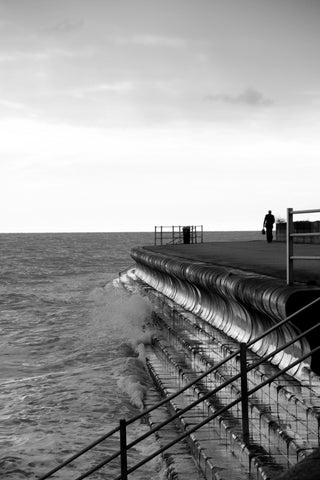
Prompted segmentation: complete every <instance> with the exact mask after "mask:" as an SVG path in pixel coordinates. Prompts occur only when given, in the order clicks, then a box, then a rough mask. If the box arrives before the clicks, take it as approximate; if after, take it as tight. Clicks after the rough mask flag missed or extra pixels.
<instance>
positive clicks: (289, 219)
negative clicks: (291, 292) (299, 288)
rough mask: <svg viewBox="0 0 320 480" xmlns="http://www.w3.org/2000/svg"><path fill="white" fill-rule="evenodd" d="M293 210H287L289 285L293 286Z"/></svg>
mask: <svg viewBox="0 0 320 480" xmlns="http://www.w3.org/2000/svg"><path fill="white" fill-rule="evenodd" d="M292 233H293V209H292V208H287V285H292V284H293V259H292V257H293V237H292V236H291V234H292Z"/></svg>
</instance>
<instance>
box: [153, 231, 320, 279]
mask: <svg viewBox="0 0 320 480" xmlns="http://www.w3.org/2000/svg"><path fill="white" fill-rule="evenodd" d="M145 248H146V250H150V251H153V252H158V253H162V254H165V255H170V256H172V257H177V258H183V259H186V260H193V261H197V262H204V263H206V264H211V265H220V266H225V267H233V268H238V269H241V270H245V271H250V272H255V273H259V274H262V275H269V276H272V277H275V278H279V279H281V280H283V282H284V283H285V282H286V244H285V243H282V242H272V243H267V242H266V241H259V240H257V241H251V242H208V243H198V244H191V245H183V244H182V245H181V244H180V245H164V246H156V247H149V246H148V247H145ZM294 255H301V256H320V245H308V244H295V245H294ZM294 281H295V282H301V283H305V284H308V285H320V260H295V261H294Z"/></svg>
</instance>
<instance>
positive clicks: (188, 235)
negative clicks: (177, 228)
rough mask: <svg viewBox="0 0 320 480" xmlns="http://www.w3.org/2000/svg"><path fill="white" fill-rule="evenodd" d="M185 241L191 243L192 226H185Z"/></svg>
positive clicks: (183, 231) (183, 229)
mask: <svg viewBox="0 0 320 480" xmlns="http://www.w3.org/2000/svg"><path fill="white" fill-rule="evenodd" d="M182 233H183V243H190V227H183V228H182Z"/></svg>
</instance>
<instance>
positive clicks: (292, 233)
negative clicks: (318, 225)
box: [286, 208, 320, 285]
mask: <svg viewBox="0 0 320 480" xmlns="http://www.w3.org/2000/svg"><path fill="white" fill-rule="evenodd" d="M317 212H320V209H314V210H293V209H292V208H287V238H286V241H287V285H293V281H294V279H293V260H320V256H307V255H294V254H293V243H294V238H295V237H315V236H318V237H320V232H303V233H297V232H295V231H294V224H293V215H294V214H295V215H297V214H304V213H317Z"/></svg>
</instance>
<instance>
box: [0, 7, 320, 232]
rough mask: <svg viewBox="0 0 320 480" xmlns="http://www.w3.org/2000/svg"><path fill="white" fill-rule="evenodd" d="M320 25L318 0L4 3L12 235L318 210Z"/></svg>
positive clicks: (1, 99) (1, 175)
mask: <svg viewBox="0 0 320 480" xmlns="http://www.w3.org/2000/svg"><path fill="white" fill-rule="evenodd" d="M319 26H320V2H319V0H303V1H301V0H0V69H1V71H0V202H1V220H0V231H2V232H23V231H24V232H41V231H44V232H48V231H145V230H153V228H154V225H184V224H185V225H188V224H190V225H201V224H203V225H204V228H205V229H206V230H259V229H260V228H261V227H262V221H263V217H264V215H265V213H266V212H267V210H269V209H271V210H272V211H273V213H274V214H275V215H276V216H278V217H284V216H285V215H286V208H287V207H293V208H295V209H312V208H320V204H319V193H318V192H319V178H320V155H319V154H320V148H319V141H320V135H319V132H320V60H319V58H320V57H319V51H320V28H319ZM310 219H312V220H313V219H315V218H312V216H310Z"/></svg>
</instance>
